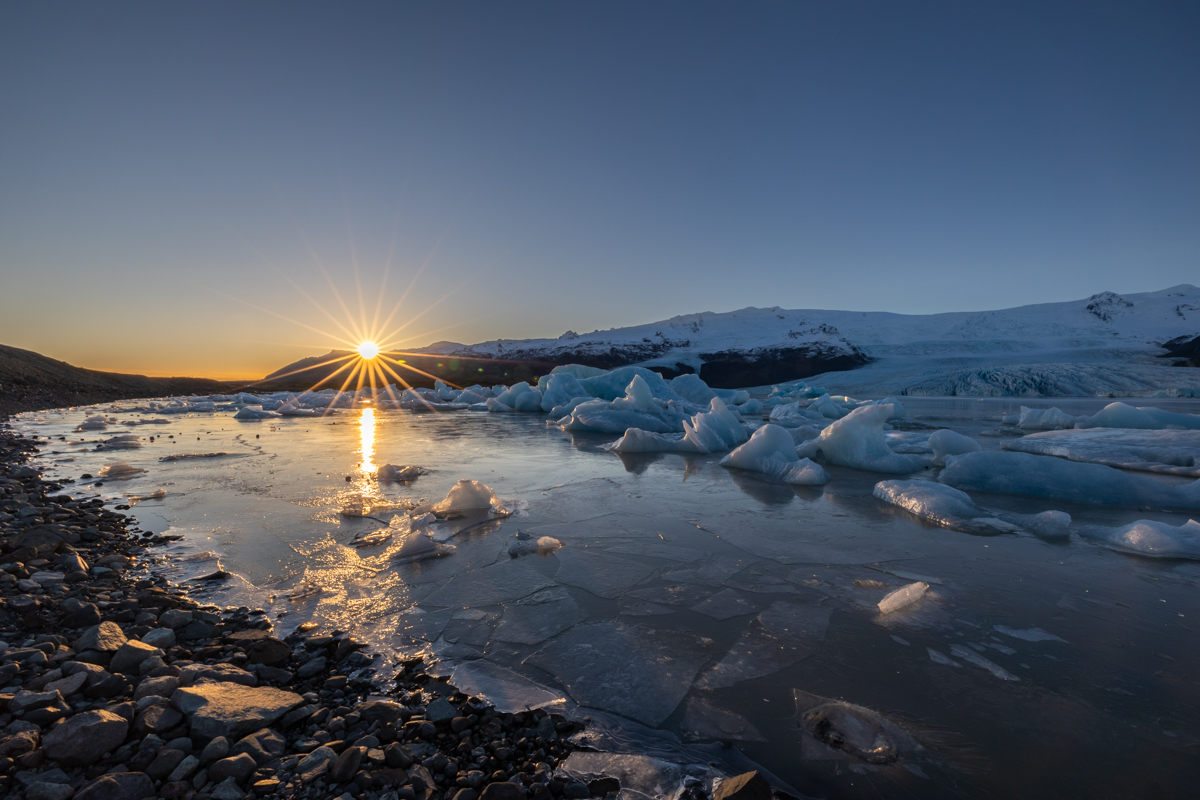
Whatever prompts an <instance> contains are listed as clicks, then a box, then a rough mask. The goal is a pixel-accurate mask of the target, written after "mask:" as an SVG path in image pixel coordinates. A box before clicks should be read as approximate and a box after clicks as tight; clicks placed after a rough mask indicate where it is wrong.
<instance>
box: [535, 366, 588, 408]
mask: <svg viewBox="0 0 1200 800" xmlns="http://www.w3.org/2000/svg"><path fill="white" fill-rule="evenodd" d="M543 384H544V386H543ZM538 387H539V388H541V389H542V410H543V411H552V410H553V409H555V408H557V407H560V406H565V405H567V404H568V403H570V402H571V401H573V400H576V399H585V400H590V399H591V395H589V394H588V392H587V389H584V388H583V385H582V384H580V383H579V379H578V378H576V377H575V376H574V375H572V374H570V373H569V372H555V373H551V374H550V375H546V376H544V377H543V378H542V379H541V380H539V381H538Z"/></svg>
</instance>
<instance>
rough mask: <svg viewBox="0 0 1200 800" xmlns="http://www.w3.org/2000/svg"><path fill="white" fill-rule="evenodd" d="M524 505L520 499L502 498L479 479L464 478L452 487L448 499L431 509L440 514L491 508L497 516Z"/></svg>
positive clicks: (505, 514) (507, 514)
mask: <svg viewBox="0 0 1200 800" xmlns="http://www.w3.org/2000/svg"><path fill="white" fill-rule="evenodd" d="M522 505H523V504H522V503H521V502H520V501H518V500H501V499H500V498H499V497H498V496H497V495H496V493H495V492H494V491H492V489H491V487H489V486H485V485H484V484H482V483H480V482H479V481H472V480H465V479H464V480H460V481H459V482H458V483H456V484H454V486H452V487H450V491H449V492H447V493H446V499H444V500H442V501H441V502H440V503H435V504H434V505H432V506H430V507H429V510H430V511H432V512H433V513H434V514H438V515H439V516H446V515H448V514H456V513H465V512H468V511H488V510H490V511H491V512H492V513H493V514H495V515H496V516H500V517H507V516H510V515H512V514H515V513H517V512H519V511H520V510H521V507H522Z"/></svg>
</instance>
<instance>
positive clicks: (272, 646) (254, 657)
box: [245, 636, 292, 667]
mask: <svg viewBox="0 0 1200 800" xmlns="http://www.w3.org/2000/svg"><path fill="white" fill-rule="evenodd" d="M245 650H246V655H247V656H248V657H249V660H250V663H251V664H266V665H267V666H268V667H279V666H283V665H284V664H287V663H288V659H289V658H291V656H292V648H290V647H288V646H287V644H285V643H284V642H281V641H280V640H278V639H275V638H273V637H270V636H267V637H264V638H262V639H259V640H258V641H256V642H251V643H250V644H248V645H246V647H245Z"/></svg>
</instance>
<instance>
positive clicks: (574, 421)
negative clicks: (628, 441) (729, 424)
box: [559, 367, 692, 433]
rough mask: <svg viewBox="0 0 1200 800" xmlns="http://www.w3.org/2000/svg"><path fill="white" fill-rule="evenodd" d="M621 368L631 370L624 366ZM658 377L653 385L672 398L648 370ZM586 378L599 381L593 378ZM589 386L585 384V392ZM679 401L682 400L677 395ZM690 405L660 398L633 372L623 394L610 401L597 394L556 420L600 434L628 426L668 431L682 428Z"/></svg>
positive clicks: (565, 427)
mask: <svg viewBox="0 0 1200 800" xmlns="http://www.w3.org/2000/svg"><path fill="white" fill-rule="evenodd" d="M625 369H634V368H632V367H626V368H625ZM620 372H623V370H615V371H614V372H613V373H611V374H610V375H605V376H603V378H602V379H603V380H608V379H610V378H612V376H614V375H616V374H617V373H620ZM651 374H653V375H654V376H655V377H657V378H658V380H657V384H658V385H659V386H660V387H663V389H664V390H665V391H664V394H669V395H671V396H672V397H673V398H675V397H677V395H675V393H674V392H672V391H670V390H669V389H665V386H666V384H665V382H664V381H663V379H662V377H661V376H659V375H658V373H651ZM589 380H601V378H593V379H589ZM584 383H587V381H584ZM591 390H592V387H589V391H591ZM679 400H680V402H681V403H686V401H683V400H682V398H679ZM691 407H692V406H691V405H690V404H686V405H678V404H674V403H672V402H671V401H669V400H666V399H663V397H662V395H660V394H657V393H656V392H655V389H654V388H653V383H652V382H650V381H648V380H647V379H646V378H645V377H644V376H643V375H642V374H640V373H634V374H633V376H632V379H631V380H630V381H629V384H628V385H627V386H626V387H625V394H624V396H621V397H616V398H614V399H612V400H608V399H605V398H604V397H600V398H598V399H595V400H589V401H588V402H585V403H580V404H579V405H577V406H575V408H574V410H573V411H571V413H570V415H569V416H568V417H567V418H566V419H563V420H561V421H560V422H559V425H560V427H562V429H563V430H568V431H579V430H583V431H600V432H602V433H624V432H625V431H626V430H628V429H630V428H641V429H642V430H644V431H651V432H654V433H672V432H679V431H682V430H683V420H684V417H685V413H686V412H687V411H688V409H690V408H691Z"/></svg>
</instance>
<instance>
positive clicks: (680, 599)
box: [628, 583, 713, 606]
mask: <svg viewBox="0 0 1200 800" xmlns="http://www.w3.org/2000/svg"><path fill="white" fill-rule="evenodd" d="M712 593H713V590H712V589H710V588H707V587H705V586H692V585H689V584H686V583H677V584H674V585H672V586H649V587H647V588H645V589H634V590H633V591H632V592H629V593H628V594H629V596H631V597H636V598H638V599H639V600H646V601H647V602H650V603H660V604H663V605H668V606H694V605H696V604H697V603H699V602H702V601H703V600H705V599H706V598H708V596H709V595H711V594H712Z"/></svg>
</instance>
